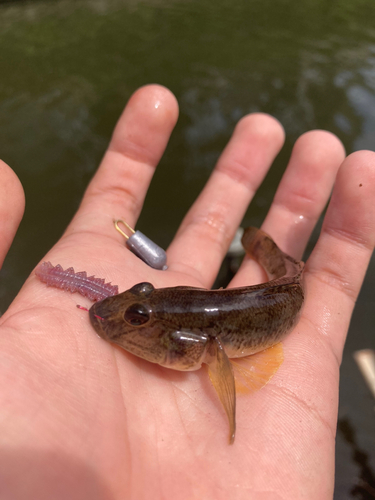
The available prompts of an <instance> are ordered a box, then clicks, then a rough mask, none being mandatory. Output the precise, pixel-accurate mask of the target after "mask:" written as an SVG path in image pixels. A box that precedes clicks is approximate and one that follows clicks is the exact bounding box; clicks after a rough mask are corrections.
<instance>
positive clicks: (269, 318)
mask: <svg viewBox="0 0 375 500" xmlns="http://www.w3.org/2000/svg"><path fill="white" fill-rule="evenodd" d="M242 244H243V246H244V248H245V250H246V252H247V253H248V254H249V255H250V256H251V257H253V258H254V259H255V260H256V261H258V262H259V264H260V265H261V266H262V267H263V268H264V269H265V271H266V272H267V275H268V278H269V280H270V281H268V282H267V283H263V284H260V285H254V286H246V287H241V288H228V289H224V290H223V289H220V290H206V289H202V288H194V287H188V286H177V287H171V288H159V289H156V288H154V286H153V285H152V284H151V283H147V282H145V283H139V284H137V285H135V286H133V287H132V288H131V289H130V290H127V291H125V292H123V293H121V294H119V295H113V296H111V297H107V298H105V299H104V300H102V301H100V302H97V303H95V304H93V306H92V307H91V308H90V311H89V316H90V321H91V324H92V326H93V327H94V329H95V331H96V332H97V333H98V335H99V336H100V337H102V338H103V339H105V340H107V341H109V342H112V343H114V344H117V345H119V346H120V347H122V348H123V349H125V350H126V351H128V352H130V353H132V354H135V355H136V356H139V357H140V358H143V359H146V360H147V361H151V362H152V363H157V364H159V365H161V366H165V367H168V368H172V369H174V370H183V371H192V370H198V369H199V368H201V366H202V364H207V366H208V370H209V376H210V379H211V381H212V384H213V386H214V388H215V390H216V392H217V394H218V396H219V399H220V401H221V403H222V405H223V407H224V409H225V412H226V414H227V416H228V420H229V428H230V432H229V442H230V443H233V441H234V437H235V430H236V383H235V377H234V371H235V372H236V374H237V375H238V380H239V382H237V391H238V392H241V390H243V389H245V390H257V389H260V388H261V387H262V386H263V385H265V384H266V383H267V382H268V381H269V380H270V378H271V377H272V376H273V375H274V373H276V371H277V369H278V368H279V366H280V365H281V363H282V361H283V353H282V347H281V344H279V342H280V341H281V340H282V339H283V338H284V337H285V336H286V335H287V334H288V333H289V332H290V331H291V329H292V328H293V327H294V326H295V324H296V323H297V321H298V318H299V314H300V311H301V308H302V305H303V301H304V290H303V282H302V272H303V267H304V264H303V263H302V262H299V261H296V260H294V259H293V258H292V257H290V256H289V255H287V254H285V253H284V252H282V251H281V250H280V249H279V248H278V247H277V245H276V244H275V243H274V241H273V240H272V239H271V238H270V236H268V235H267V234H266V233H264V232H263V231H261V230H258V229H256V228H248V229H246V230H245V232H244V235H243V237H242ZM260 351H262V352H260ZM257 353H258V354H257ZM249 355H252V356H251V358H250V359H251V364H252V368H251V370H249V369H246V367H245V366H244V365H243V364H242V365H241V364H239V363H237V362H233V361H230V359H229V358H242V357H245V356H249ZM241 380H242V382H241Z"/></svg>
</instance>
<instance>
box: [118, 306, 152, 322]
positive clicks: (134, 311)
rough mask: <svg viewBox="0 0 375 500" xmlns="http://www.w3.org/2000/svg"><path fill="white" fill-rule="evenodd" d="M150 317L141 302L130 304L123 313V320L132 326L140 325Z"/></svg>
mask: <svg viewBox="0 0 375 500" xmlns="http://www.w3.org/2000/svg"><path fill="white" fill-rule="evenodd" d="M149 319H150V314H149V312H148V310H147V309H146V308H145V306H144V305H142V304H132V305H131V306H129V307H128V308H127V309H126V311H125V313H124V320H125V321H126V322H127V323H130V324H131V325H133V326H141V325H144V324H145V323H147V321H148V320H149Z"/></svg>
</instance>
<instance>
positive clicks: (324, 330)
mask: <svg viewBox="0 0 375 500" xmlns="http://www.w3.org/2000/svg"><path fill="white" fill-rule="evenodd" d="M177 113H178V110H177V104H176V101H175V99H174V97H173V96H172V95H171V94H170V93H169V91H167V90H166V89H164V88H162V87H158V86H148V87H143V88H141V89H139V90H138V91H137V92H136V93H135V94H134V95H133V96H132V98H131V99H130V101H129V103H128V105H127V107H126V109H125V111H124V113H123V115H122V117H121V118H120V120H119V123H118V124H117V126H116V129H115V132H114V135H113V137H112V140H111V143H110V146H109V149H108V151H107V152H106V154H105V156H104V158H103V161H102V164H101V166H100V168H99V169H98V172H97V173H96V175H95V177H94V178H93V180H92V182H91V183H90V185H89V187H88V189H87V191H86V193H85V196H84V198H83V201H82V204H81V206H80V208H79V210H78V212H77V214H76V216H75V217H74V219H73V220H72V222H71V224H70V225H69V227H68V229H67V230H66V232H65V234H64V235H63V237H62V238H61V239H60V241H59V242H58V243H57V244H56V245H55V246H54V247H53V248H52V249H51V251H50V252H49V253H48V254H47V255H46V257H45V259H44V260H49V261H51V262H52V263H53V264H54V265H56V264H58V263H59V264H61V265H62V266H63V267H64V268H66V267H70V266H73V267H74V269H75V270H76V271H81V270H86V271H87V272H88V273H89V274H95V276H98V277H103V278H106V280H107V281H112V282H113V283H116V284H118V285H119V290H120V291H123V290H125V289H128V288H130V287H131V286H132V285H134V284H135V283H138V282H140V281H150V282H151V283H153V285H154V286H155V287H165V286H175V285H190V286H200V287H207V288H209V287H210V286H212V283H213V281H214V279H215V276H216V274H217V272H218V269H219V266H220V263H221V261H222V259H223V257H224V255H225V254H226V251H227V248H228V246H229V244H230V242H231V239H232V237H233V235H234V233H235V231H236V229H237V227H238V225H239V224H240V222H241V220H242V217H243V215H244V213H245V211H246V208H247V206H248V204H249V202H250V200H251V198H252V197H253V195H254V193H255V192H256V190H257V188H258V186H259V185H260V183H261V181H262V180H263V178H264V176H265V174H266V173H267V170H268V168H269V167H270V165H271V163H272V161H273V159H274V158H275V156H276V155H277V153H278V151H279V150H280V148H281V146H282V143H283V139H284V136H283V131H282V128H281V126H280V124H279V123H278V122H277V121H276V120H274V119H273V118H271V117H270V116H267V115H264V114H253V115H250V116H247V117H245V118H243V119H242V120H241V121H240V122H239V124H238V125H237V127H236V129H235V131H234V133H233V136H232V138H231V140H230V142H229V144H228V146H227V147H226V149H225V150H224V152H223V154H222V156H221V158H220V159H219V161H218V164H217V166H216V169H215V170H214V172H213V173H212V175H211V177H210V179H209V181H208V183H207V185H206V187H205V188H204V190H203V191H202V193H201V195H200V196H199V198H198V199H197V201H196V202H195V204H194V205H193V206H192V208H191V210H190V211H189V213H188V214H187V216H186V217H185V219H184V221H183V222H182V224H181V227H180V229H179V231H178V232H177V234H176V237H175V239H174V240H173V242H172V244H171V245H170V247H169V249H168V252H167V253H168V265H169V268H168V270H167V271H155V270H153V269H151V268H149V267H148V266H146V265H145V264H144V263H143V262H142V261H140V260H139V259H138V258H137V257H135V256H134V255H133V254H132V253H131V252H129V250H128V249H126V247H125V246H124V242H123V238H122V237H121V236H120V235H119V234H118V233H117V232H116V231H115V230H114V228H113V222H112V221H113V218H116V217H118V216H121V217H123V218H124V219H125V220H126V221H127V222H128V223H129V224H130V225H132V226H133V227H134V226H135V224H136V221H137V218H138V216H139V213H140V211H141V208H142V204H143V201H144V197H145V194H146V192H147V188H148V185H149V183H150V181H151V178H152V175H153V172H154V169H155V166H156V165H157V163H158V161H159V159H160V157H161V155H162V153H163V151H164V148H165V147H166V144H167V141H168V138H169V135H170V133H171V131H172V129H173V127H174V125H175V122H176V120H177ZM340 165H341V166H340ZM339 167H340V168H339ZM0 176H1V178H2V186H3V188H2V189H3V191H4V192H3V195H2V197H1V202H0V215H1V221H7V223H6V225H5V222H2V224H3V227H2V235H3V239H2V241H1V243H0V256H1V257H2V258H4V256H5V254H6V252H7V249H8V246H9V244H10V242H11V240H12V237H13V235H14V233H15V231H16V228H17V226H18V222H19V220H20V217H21V215H22V211H23V197H22V189H21V187H20V185H19V183H18V181H17V180H16V179H15V177H14V174H13V172H12V171H10V169H8V168H7V167H6V166H5V165H4V164H2V168H1V170H0ZM334 183H335V187H334V191H333V195H332V199H331V202H330V205H329V208H328V210H327V214H326V216H325V219H324V224H323V228H322V232H321V235H320V237H319V240H318V242H317V244H316V246H315V248H314V250H313V252H312V254H311V257H310V258H309V260H308V262H307V265H306V269H305V286H306V302H305V306H304V310H303V315H302V317H301V320H300V322H299V323H298V325H297V326H296V328H295V329H294V331H293V332H292V333H291V334H290V335H289V336H288V338H287V339H286V340H285V341H284V356H285V361H284V363H283V365H282V366H281V368H280V369H279V371H278V372H277V374H276V375H275V376H274V378H273V379H272V380H271V382H270V383H269V384H268V385H267V386H266V387H264V388H263V389H262V390H261V391H259V392H257V393H255V394H252V395H249V396H242V397H240V398H239V399H238V404H237V435H236V441H235V443H234V445H233V446H228V441H227V421H226V417H225V415H224V412H223V410H222V408H221V406H220V402H219V400H218V399H217V397H216V394H215V391H214V389H213V388H212V386H211V384H210V382H209V379H208V376H207V372H206V371H205V370H203V369H202V370H199V371H197V372H189V373H183V372H175V371H172V370H168V369H166V368H162V367H160V366H158V365H153V364H151V363H148V362H146V361H144V360H142V359H139V358H136V357H135V356H132V355H131V354H128V353H126V352H125V351H123V350H121V349H118V348H117V347H114V346H113V345H111V344H108V343H107V342H105V341H103V340H102V339H100V338H98V337H97V335H96V334H95V332H94V331H93V329H92V327H91V325H90V324H89V320H88V317H87V313H85V312H84V311H79V310H77V309H76V308H75V305H76V304H77V302H78V301H79V303H81V304H82V305H87V306H90V303H89V301H86V299H83V298H82V297H79V298H78V297H77V296H76V295H71V294H69V293H67V292H63V291H61V290H56V289H52V288H47V287H45V286H44V285H43V284H42V283H40V282H39V281H38V280H37V279H36V277H35V275H31V277H30V278H29V279H28V280H27V281H26V283H25V285H24V287H23V288H22V290H21V291H20V293H19V294H18V296H17V297H16V299H15V300H14V302H13V303H12V305H11V306H10V307H9V309H8V311H7V312H6V313H4V315H3V316H2V317H1V319H0V380H2V381H3V384H2V386H3V388H2V390H1V393H0V421H1V433H0V436H1V437H0V439H1V447H0V450H1V451H0V493H1V495H0V497H1V498H11V499H12V500H13V499H21V498H22V499H23V498H40V499H42V498H48V499H49V498H53V499H60V498H61V499H64V500H65V499H66V498H69V499H78V498H79V499H81V498H85V499H86V498H90V500H91V499H106V500H107V499H109V500H111V499H120V498H121V499H123V498H126V499H136V500H141V499H143V498H144V499H148V498H153V499H158V498H167V499H169V498H173V499H189V500H191V499H194V498H197V499H202V498H204V499H215V500H221V499H228V498H233V499H240V498H251V499H255V500H257V499H261V500H265V499H268V498H269V499H272V500H273V499H275V498H280V499H281V498H283V499H290V498H301V497H302V496H303V497H304V498H311V499H314V500H315V499H316V498H319V499H322V500H323V499H328V498H331V497H332V492H333V476H334V446H335V430H336V420H337V400H338V379H339V364H340V360H341V354H342V349H343V344H344V341H345V336H346V333H347V329H348V325H349V321H350V316H351V313H352V310H353V307H354V303H355V299H356V297H357V295H358V292H359V289H360V286H361V283H362V281H363V277H364V274H365V271H366V268H367V264H368V261H369V258H370V256H371V252H372V249H373V247H374V241H375V206H374V202H373V199H374V195H375V154H374V153H372V152H368V151H362V152H357V153H354V154H353V155H351V156H349V157H348V158H347V159H345V161H344V151H343V148H342V145H341V143H340V142H339V141H338V139H337V138H336V137H334V136H333V135H332V134H329V133H327V132H323V131H313V132H309V133H307V134H304V135H303V136H302V137H301V138H300V139H299V140H298V141H297V143H296V145H295V147H294V150H293V153H292V157H291V160H290V163H289V165H288V168H287V170H286V172H285V174H284V177H283V179H282V181H281V183H280V186H279V188H278V191H277V193H276V196H275V199H274V201H273V203H272V206H271V208H270V211H269V213H268V215H267V217H266V220H265V222H264V225H263V226H262V229H264V230H265V231H266V232H268V233H269V234H270V235H271V236H272V238H273V239H274V240H275V241H276V242H277V243H278V245H279V246H280V247H281V248H282V250H284V251H285V252H287V253H289V254H290V255H292V256H294V257H295V258H301V256H302V253H303V250H304V248H305V246H306V244H307V241H308V238H309V236H310V234H311V232H312V229H313V227H314V225H315V223H316V221H317V219H318V217H319V216H320V214H321V212H322V210H323V208H324V206H325V204H326V202H327V200H328V197H329V195H330V192H331V189H332V185H333V184H334ZM12 200H13V202H12ZM260 276H262V274H261V271H260V270H259V269H258V268H257V266H256V265H255V264H254V262H253V261H251V260H249V259H245V261H244V263H243V265H242V267H241V269H240V270H239V272H238V273H237V275H236V276H235V278H234V279H233V281H232V283H231V284H230V286H243V285H248V284H251V283H253V282H254V280H258V279H260Z"/></svg>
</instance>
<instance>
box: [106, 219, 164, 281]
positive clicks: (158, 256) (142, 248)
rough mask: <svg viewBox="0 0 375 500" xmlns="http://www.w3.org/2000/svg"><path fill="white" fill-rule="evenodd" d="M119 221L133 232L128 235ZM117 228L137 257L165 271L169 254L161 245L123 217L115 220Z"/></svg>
mask: <svg viewBox="0 0 375 500" xmlns="http://www.w3.org/2000/svg"><path fill="white" fill-rule="evenodd" d="M119 223H121V224H123V225H124V226H125V227H126V228H127V229H128V230H129V231H130V232H131V233H132V234H131V236H128V235H127V234H126V233H124V231H123V230H122V229H121V228H120V227H119ZM114 224H115V228H116V229H117V231H118V232H119V233H121V234H122V235H123V236H124V238H125V239H126V244H127V246H128V247H129V250H131V251H132V252H133V253H134V254H135V255H136V256H137V257H139V258H140V259H142V260H143V262H145V263H146V264H147V265H149V266H150V267H153V268H154V269H161V270H163V271H165V269H167V268H168V266H167V265H166V264H167V254H166V253H165V251H164V250H163V249H162V248H160V247H159V245H157V244H156V243H154V242H153V241H151V240H150V238H147V236H145V235H144V234H143V233H141V231H135V230H134V229H133V228H132V227H130V226H129V224H127V223H126V222H125V221H124V220H123V219H117V220H115V221H114Z"/></svg>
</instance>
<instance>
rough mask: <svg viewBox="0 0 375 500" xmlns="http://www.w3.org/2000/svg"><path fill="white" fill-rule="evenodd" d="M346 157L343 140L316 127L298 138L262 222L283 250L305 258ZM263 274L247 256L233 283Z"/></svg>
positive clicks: (241, 282)
mask: <svg viewBox="0 0 375 500" xmlns="http://www.w3.org/2000/svg"><path fill="white" fill-rule="evenodd" d="M344 158H345V151H344V147H343V145H342V143H341V142H340V141H339V139H338V138H337V137H336V136H335V135H333V134H331V133H329V132H325V131H323V130H315V131H312V132H307V133H306V134H304V135H302V136H301V137H300V138H299V139H298V140H297V142H296V144H295V146H294V148H293V151H292V155H291V158H290V161H289V164H288V166H287V169H286V171H285V173H284V175H283V178H282V179H281V182H280V184H279V187H278V189H277V191H276V195H275V197H274V200H273V202H272V205H271V208H270V210H269V212H268V214H267V217H266V219H265V221H264V224H263V225H262V229H263V230H264V231H266V232H267V233H269V234H270V235H271V236H272V238H273V239H274V240H275V241H276V242H277V244H278V245H279V246H280V248H282V250H283V251H284V252H286V253H288V254H290V255H292V256H293V257H295V258H298V259H300V258H301V257H302V254H303V251H304V249H305V247H306V244H307V242H308V240H309V238H310V235H311V232H312V230H313V228H314V226H315V224H316V222H317V220H318V218H319V217H320V215H321V213H322V211H323V209H324V207H325V206H326V203H327V201H328V198H329V196H330V194H331V191H332V186H333V184H334V181H335V178H336V174H337V171H338V169H339V167H340V165H341V163H342V162H343V160H344ZM260 273H261V271H260V270H259V269H258V268H257V266H256V264H255V263H254V262H253V261H252V260H251V259H249V258H246V259H245V260H244V262H243V265H242V266H241V270H240V272H239V273H238V275H237V276H236V277H235V278H234V280H233V281H232V283H231V286H238V285H239V284H244V283H248V282H249V280H250V277H251V278H252V279H254V277H255V276H256V277H257V278H259V280H260V281H262V278H263V275H262V274H260ZM261 276H262V277H261Z"/></svg>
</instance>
